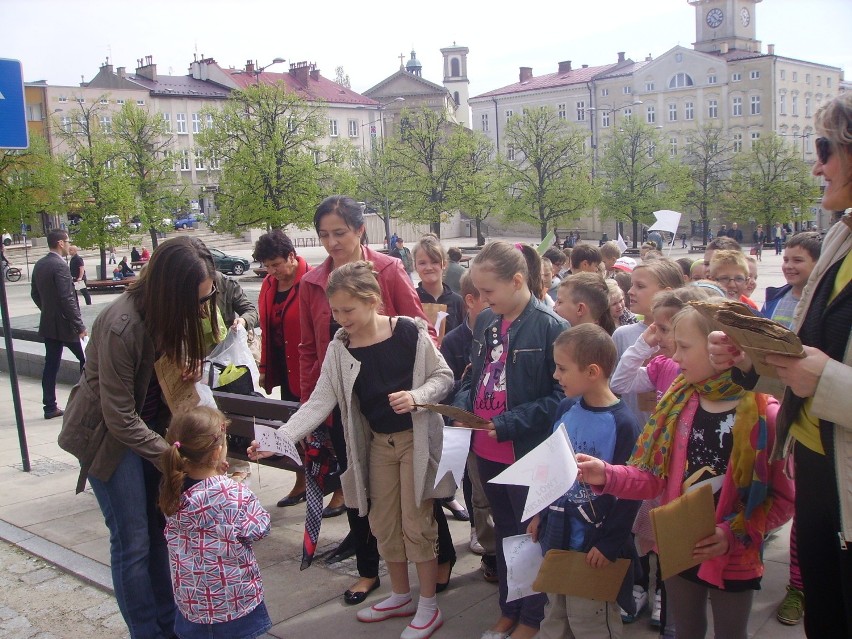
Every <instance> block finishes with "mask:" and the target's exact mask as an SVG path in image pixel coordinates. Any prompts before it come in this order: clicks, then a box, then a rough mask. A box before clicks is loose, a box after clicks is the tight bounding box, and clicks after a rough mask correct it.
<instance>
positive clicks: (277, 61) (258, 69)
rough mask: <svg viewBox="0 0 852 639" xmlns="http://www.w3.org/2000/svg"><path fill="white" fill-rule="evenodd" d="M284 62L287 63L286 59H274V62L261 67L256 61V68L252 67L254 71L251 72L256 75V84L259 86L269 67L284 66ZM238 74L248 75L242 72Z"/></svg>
mask: <svg viewBox="0 0 852 639" xmlns="http://www.w3.org/2000/svg"><path fill="white" fill-rule="evenodd" d="M284 62H286V60H285V59H284V58H273V60H272V62H270V63H269V64H267V65H266V66H262V67H260V66H258V65H257V60H255V61H254V66H253V67H252V70H251V73H252V74H254V83H255V84H258V85H259V84H260V74H261V73H263V72H264V71H266V70H267V69H268V68H269V67H271V66H272V65H274V64H283V63H284ZM237 73H247V71H242V72H239V71H238V72H237Z"/></svg>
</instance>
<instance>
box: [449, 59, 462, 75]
mask: <svg viewBox="0 0 852 639" xmlns="http://www.w3.org/2000/svg"><path fill="white" fill-rule="evenodd" d="M450 76H451V77H453V78H458V77H460V76H461V64H459V59H458V58H451V59H450Z"/></svg>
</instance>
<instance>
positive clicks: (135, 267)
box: [130, 260, 148, 271]
mask: <svg viewBox="0 0 852 639" xmlns="http://www.w3.org/2000/svg"><path fill="white" fill-rule="evenodd" d="M147 263H148V260H136V261H135V262H131V263H130V268H132V269H133V270H134V271H138V270H139V269H141V268H142V267H143V266H145V265H146V264H147Z"/></svg>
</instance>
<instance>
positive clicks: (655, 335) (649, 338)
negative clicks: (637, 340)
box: [642, 324, 660, 348]
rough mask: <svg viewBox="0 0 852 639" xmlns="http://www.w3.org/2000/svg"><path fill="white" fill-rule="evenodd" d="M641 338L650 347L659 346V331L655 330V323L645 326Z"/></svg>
mask: <svg viewBox="0 0 852 639" xmlns="http://www.w3.org/2000/svg"><path fill="white" fill-rule="evenodd" d="M642 339H643V340H644V342H645V343H646V344H647V345H648V346H650V347H651V348H658V347H659V346H660V333H659V331H658V330H657V325H656V324H651V325H650V326H649V327H648V328H646V329H645V330H644V332H643V333H642Z"/></svg>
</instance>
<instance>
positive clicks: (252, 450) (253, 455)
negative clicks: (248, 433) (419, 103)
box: [246, 440, 275, 461]
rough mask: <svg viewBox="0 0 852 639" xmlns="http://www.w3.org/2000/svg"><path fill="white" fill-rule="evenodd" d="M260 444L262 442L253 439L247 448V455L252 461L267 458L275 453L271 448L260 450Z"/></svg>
mask: <svg viewBox="0 0 852 639" xmlns="http://www.w3.org/2000/svg"><path fill="white" fill-rule="evenodd" d="M258 446H260V444H258V443H257V441H255V440H252V442H251V446H249V447H248V448H247V449H246V455H248V458H249V459H250V460H252V461H259V460H261V459H266V458H267V457H272V456H273V455H274V454H275V453H274V452H272V451H271V450H258V449H257V448H258Z"/></svg>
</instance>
